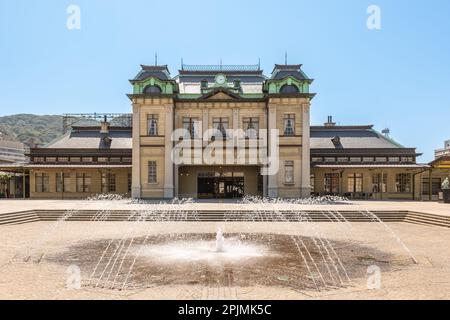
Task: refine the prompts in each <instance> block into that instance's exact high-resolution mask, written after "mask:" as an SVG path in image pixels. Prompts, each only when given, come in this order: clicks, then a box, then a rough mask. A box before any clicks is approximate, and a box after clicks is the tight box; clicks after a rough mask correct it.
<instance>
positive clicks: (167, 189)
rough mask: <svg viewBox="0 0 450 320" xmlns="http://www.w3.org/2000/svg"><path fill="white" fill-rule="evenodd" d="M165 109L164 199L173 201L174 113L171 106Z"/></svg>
mask: <svg viewBox="0 0 450 320" xmlns="http://www.w3.org/2000/svg"><path fill="white" fill-rule="evenodd" d="M165 109H166V117H165V118H166V123H165V129H164V130H165V131H164V144H165V148H164V150H165V156H164V159H165V161H164V198H166V199H173V197H174V180H173V170H174V167H173V161H172V157H171V154H172V148H173V142H172V132H173V121H174V112H173V105H167V106H166V107H165Z"/></svg>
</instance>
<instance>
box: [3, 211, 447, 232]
mask: <svg viewBox="0 0 450 320" xmlns="http://www.w3.org/2000/svg"><path fill="white" fill-rule="evenodd" d="M145 212H146V211H126V210H111V211H104V212H103V213H101V212H99V211H95V210H81V211H72V215H69V216H67V211H64V210H32V211H20V212H15V213H12V212H11V213H5V214H1V215H0V225H9V224H18V223H31V222H36V221H58V220H61V219H64V220H66V221H130V222H133V221H137V220H139V219H141V214H145ZM159 213H161V214H163V215H164V217H163V219H162V220H158V221H161V222H165V221H170V222H174V221H188V222H221V221H222V222H223V221H225V222H244V221H245V222H253V221H254V222H298V221H299V219H302V218H304V219H305V220H304V222H309V221H312V222H344V218H345V220H346V221H348V222H376V221H377V219H376V218H375V217H371V216H369V215H368V214H367V213H366V212H364V211H358V210H354V211H341V212H339V214H337V213H336V212H335V211H320V210H311V211H305V212H303V211H301V212H293V211H289V210H285V211H281V212H280V213H274V211H271V210H264V211H260V212H259V213H258V214H254V213H253V212H249V211H245V210H244V211H242V210H241V211H234V212H230V211H219V210H208V211H199V212H195V211H190V212H188V213H186V214H184V215H183V216H182V218H180V217H179V216H176V214H167V212H165V211H160V212H159ZM374 213H375V214H376V216H377V217H378V219H380V220H381V221H384V222H408V223H415V224H424V225H432V226H439V227H447V228H448V227H450V217H444V216H439V215H433V214H427V213H420V212H407V211H378V212H374ZM280 214H281V215H282V216H280ZM157 215H158V213H152V214H151V215H150V216H149V217H146V218H145V221H155V219H154V218H153V217H154V216H157ZM164 218H165V219H167V220H165V219H164ZM300 221H302V220H300Z"/></svg>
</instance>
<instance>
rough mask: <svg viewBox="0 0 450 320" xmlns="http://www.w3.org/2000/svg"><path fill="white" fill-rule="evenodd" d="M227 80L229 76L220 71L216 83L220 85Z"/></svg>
mask: <svg viewBox="0 0 450 320" xmlns="http://www.w3.org/2000/svg"><path fill="white" fill-rule="evenodd" d="M226 82H227V77H226V76H225V75H224V74H222V73H219V74H218V75H217V76H216V83H217V84H218V85H221V86H222V85H224V84H225V83H226Z"/></svg>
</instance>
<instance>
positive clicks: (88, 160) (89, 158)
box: [81, 157, 94, 163]
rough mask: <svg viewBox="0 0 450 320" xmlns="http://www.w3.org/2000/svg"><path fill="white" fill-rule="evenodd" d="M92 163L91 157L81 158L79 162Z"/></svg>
mask: <svg viewBox="0 0 450 320" xmlns="http://www.w3.org/2000/svg"><path fill="white" fill-rule="evenodd" d="M92 161H94V159H93V158H92V157H83V158H81V162H86V163H89V162H92Z"/></svg>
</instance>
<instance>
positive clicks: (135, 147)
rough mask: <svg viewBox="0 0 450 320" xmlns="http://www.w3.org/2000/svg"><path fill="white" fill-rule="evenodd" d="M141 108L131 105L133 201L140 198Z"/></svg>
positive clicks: (134, 104) (137, 105)
mask: <svg viewBox="0 0 450 320" xmlns="http://www.w3.org/2000/svg"><path fill="white" fill-rule="evenodd" d="M140 110H141V106H140V105H139V104H136V103H133V143H132V153H133V160H132V171H131V181H132V182H131V196H132V197H133V198H135V199H139V198H140V197H141V117H140Z"/></svg>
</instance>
